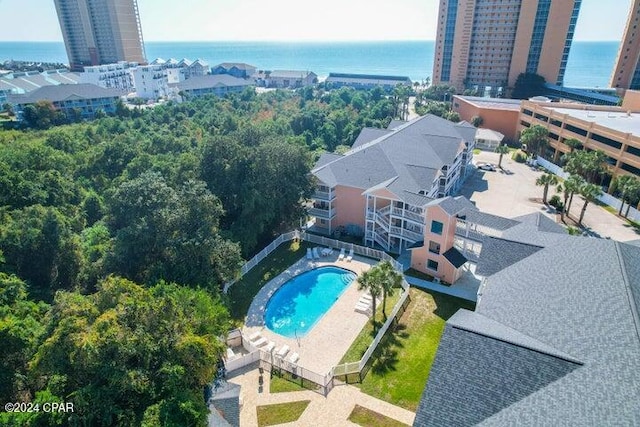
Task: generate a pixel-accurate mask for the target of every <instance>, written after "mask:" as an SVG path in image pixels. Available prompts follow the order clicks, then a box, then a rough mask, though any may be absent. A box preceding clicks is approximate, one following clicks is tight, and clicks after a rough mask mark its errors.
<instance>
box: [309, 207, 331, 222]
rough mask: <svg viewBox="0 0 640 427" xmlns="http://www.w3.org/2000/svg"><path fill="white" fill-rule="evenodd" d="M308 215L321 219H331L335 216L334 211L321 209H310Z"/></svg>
mask: <svg viewBox="0 0 640 427" xmlns="http://www.w3.org/2000/svg"><path fill="white" fill-rule="evenodd" d="M309 215H311V216H315V217H316V218H322V219H332V218H333V217H335V216H336V210H335V209H321V208H311V209H309Z"/></svg>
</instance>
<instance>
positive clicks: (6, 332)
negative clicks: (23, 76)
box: [0, 88, 406, 426]
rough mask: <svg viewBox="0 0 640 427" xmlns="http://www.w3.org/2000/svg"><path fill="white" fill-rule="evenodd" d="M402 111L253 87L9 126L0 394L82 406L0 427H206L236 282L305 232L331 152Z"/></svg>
mask: <svg viewBox="0 0 640 427" xmlns="http://www.w3.org/2000/svg"><path fill="white" fill-rule="evenodd" d="M403 102H406V100H403V99H402V98H401V97H397V96H385V94H384V93H383V92H382V90H380V89H374V90H372V91H369V92H362V91H354V90H351V89H340V90H335V91H331V92H328V91H326V92H325V91H319V90H317V89H312V88H304V89H301V90H299V91H298V92H296V93H293V92H285V91H275V92H269V93H264V94H259V95H257V94H255V93H254V92H253V90H247V91H245V92H243V93H242V94H238V95H234V96H230V97H228V98H224V99H219V98H214V97H208V98H202V99H195V100H191V101H188V102H184V103H180V104H174V103H166V104H163V105H160V106H157V107H155V108H147V109H143V108H142V107H136V108H133V109H128V108H119V109H118V113H117V115H116V116H114V117H103V118H100V119H98V120H95V121H93V122H81V123H70V124H64V125H55V124H56V123H59V122H63V121H64V120H58V119H55V120H51V118H50V117H38V116H37V114H35V115H34V116H33V117H31V120H32V122H31V123H30V124H31V126H32V127H31V128H30V129H23V130H0V217H1V219H0V342H1V343H2V346H1V347H0V363H1V364H2V365H1V368H2V369H0V401H2V402H32V403H38V402H51V401H59V402H69V401H71V402H74V406H75V410H74V413H72V414H50V413H43V412H37V413H27V414H25V413H22V414H13V413H6V412H1V413H0V425H20V426H55V425H73V426H80V425H82V426H85V425H92V426H107V425H122V426H156V425H166V426H196V425H202V424H204V422H205V420H206V414H207V408H206V406H205V402H204V399H203V390H204V388H205V386H206V385H207V384H209V383H210V382H211V380H212V379H213V377H214V374H215V371H216V369H217V363H218V361H219V355H220V353H221V351H222V350H223V349H222V344H221V342H220V340H219V339H218V337H220V336H224V334H225V332H226V331H227V330H228V328H229V326H230V320H229V315H228V306H227V301H226V300H225V297H224V295H222V293H221V291H220V289H221V287H222V285H223V284H224V283H225V282H227V281H229V280H231V279H233V278H234V277H236V276H237V274H238V271H239V268H240V266H241V265H242V263H243V260H245V259H248V258H249V257H250V256H251V255H252V254H253V253H255V252H257V251H258V250H260V249H261V247H262V246H264V244H266V243H268V242H269V241H271V240H272V239H273V237H274V236H275V235H277V234H278V233H280V232H282V231H287V230H289V229H291V228H292V227H293V226H295V225H297V224H298V223H299V221H300V218H302V217H303V215H304V210H303V209H304V206H303V203H302V202H303V201H304V200H305V199H306V198H307V197H308V196H309V195H310V194H311V192H312V189H313V182H312V178H311V174H310V170H311V167H312V166H313V164H314V162H315V160H316V159H317V157H318V156H319V155H320V153H322V152H324V151H338V152H341V151H345V150H346V149H348V147H349V146H350V145H351V144H352V143H353V141H354V140H355V138H356V137H357V135H358V133H359V132H360V130H361V129H362V128H363V127H365V126H370V127H385V126H386V125H387V124H388V123H389V122H390V120H391V119H392V118H394V117H397V116H399V114H401V111H402V110H403V107H402V105H401V104H402V103H403ZM44 110H47V109H46V108H44ZM36 113H37V111H36Z"/></svg>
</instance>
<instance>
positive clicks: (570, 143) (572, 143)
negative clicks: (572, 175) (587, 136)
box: [564, 138, 582, 153]
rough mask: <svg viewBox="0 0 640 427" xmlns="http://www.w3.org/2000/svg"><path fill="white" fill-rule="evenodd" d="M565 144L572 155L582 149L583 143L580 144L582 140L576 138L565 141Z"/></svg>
mask: <svg viewBox="0 0 640 427" xmlns="http://www.w3.org/2000/svg"><path fill="white" fill-rule="evenodd" d="M564 143H565V145H567V147H569V149H570V150H571V151H570V153H573V151H574V150H576V149H578V148H580V147H582V142H580V140H579V139H576V138H569V139H565V140H564Z"/></svg>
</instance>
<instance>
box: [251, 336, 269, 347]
mask: <svg viewBox="0 0 640 427" xmlns="http://www.w3.org/2000/svg"><path fill="white" fill-rule="evenodd" d="M266 343H267V339H266V338H265V337H261V338H260V339H259V340H258V341H254V342H252V343H251V344H253V345H254V347H262V346H263V345H265V344H266Z"/></svg>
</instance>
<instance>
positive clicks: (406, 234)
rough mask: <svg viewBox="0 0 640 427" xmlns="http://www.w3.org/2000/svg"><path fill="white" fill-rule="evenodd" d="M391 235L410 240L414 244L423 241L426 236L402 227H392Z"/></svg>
mask: <svg viewBox="0 0 640 427" xmlns="http://www.w3.org/2000/svg"><path fill="white" fill-rule="evenodd" d="M391 234H392V235H394V236H398V237H402V238H404V239H409V240H412V241H414V242H417V241H419V240H423V239H424V236H423V235H422V234H420V233H416V232H415V231H411V230H407V229H406V228H401V227H393V226H392V227H391Z"/></svg>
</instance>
